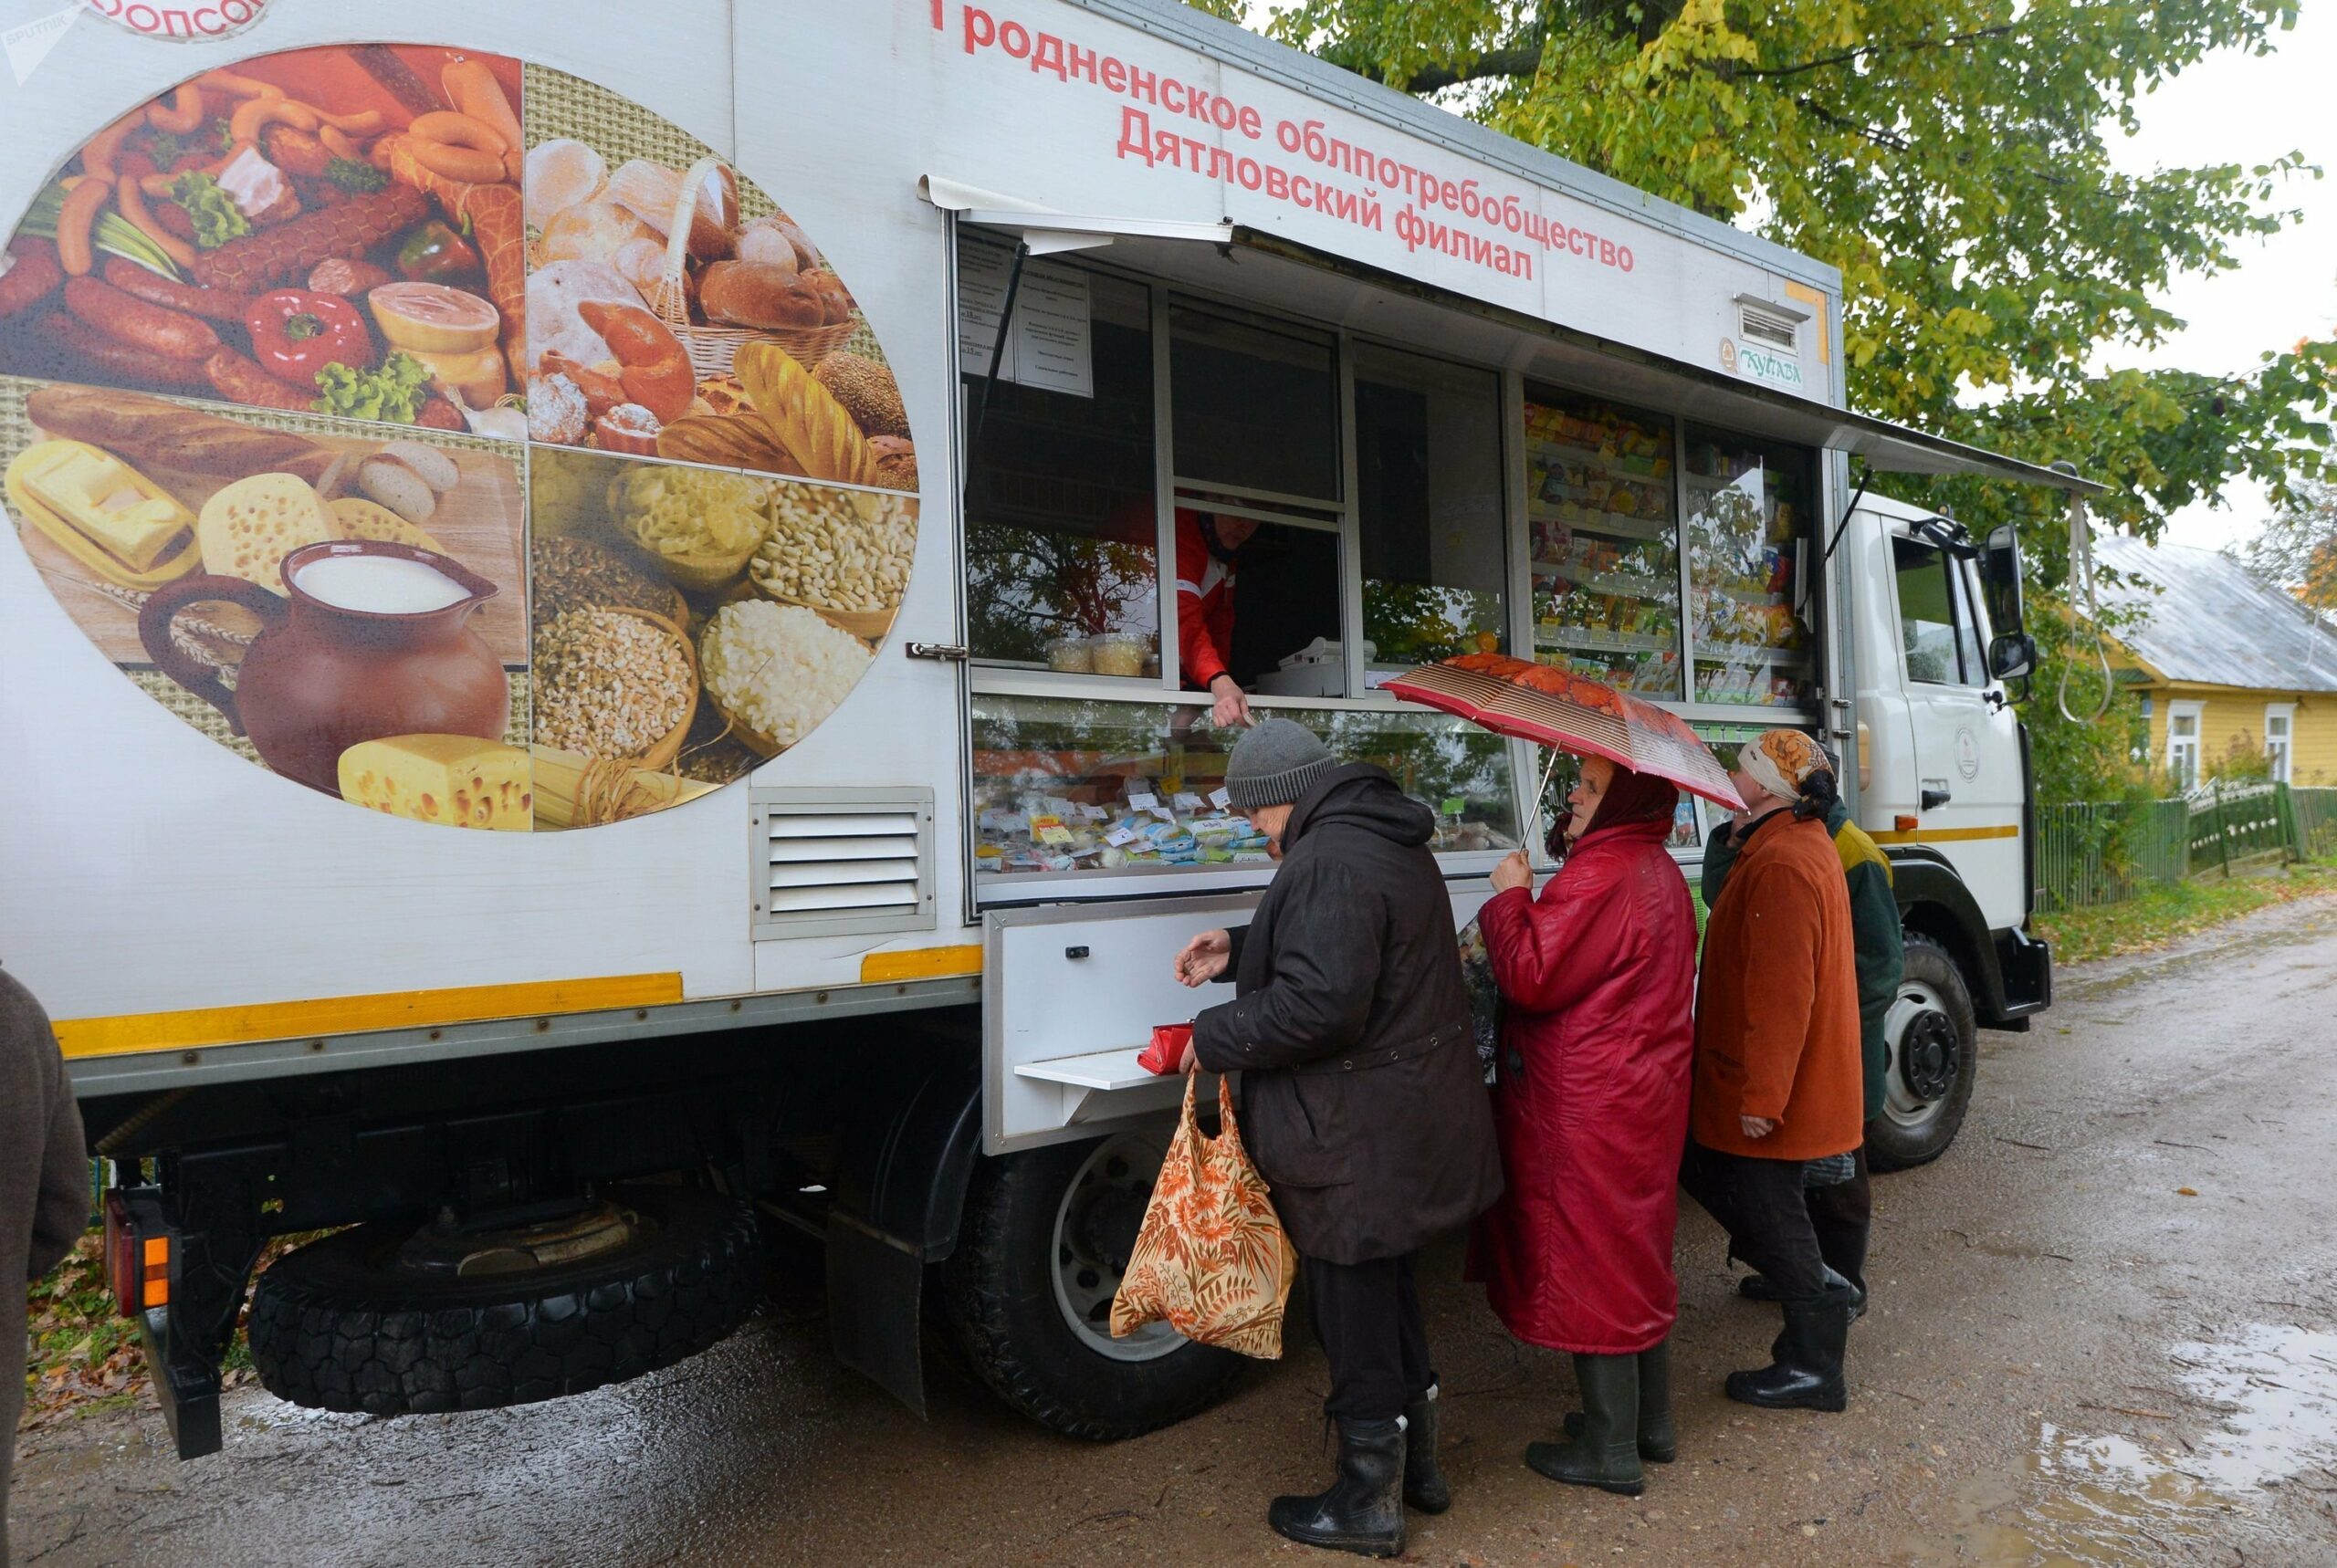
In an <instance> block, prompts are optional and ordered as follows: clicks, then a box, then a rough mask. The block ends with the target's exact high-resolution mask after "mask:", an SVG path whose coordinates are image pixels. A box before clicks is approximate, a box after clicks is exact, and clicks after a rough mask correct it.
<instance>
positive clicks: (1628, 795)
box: [1549, 763, 1680, 861]
mask: <svg viewBox="0 0 2337 1568" xmlns="http://www.w3.org/2000/svg"><path fill="white" fill-rule="evenodd" d="M1679 810H1680V789H1679V786H1677V785H1675V784H1673V783H1672V782H1671V780H1669V779H1658V778H1657V777H1656V776H1655V775H1654V774H1652V773H1638V772H1634V771H1632V770H1631V769H1630V768H1626V767H1624V766H1623V765H1622V764H1621V763H1617V764H1616V765H1615V774H1614V777H1613V778H1611V779H1609V780H1608V781H1607V789H1606V790H1605V792H1604V793H1602V794H1601V795H1600V796H1599V797H1598V811H1597V812H1596V813H1595V814H1593V815H1592V817H1591V819H1590V826H1589V827H1588V829H1586V830H1584V831H1583V835H1582V838H1581V839H1578V840H1576V841H1574V842H1573V843H1568V842H1567V840H1566V836H1565V835H1566V830H1567V824H1568V823H1569V822H1571V821H1573V820H1574V819H1573V814H1572V813H1571V812H1569V813H1568V814H1567V816H1565V817H1563V818H1561V819H1559V820H1558V821H1557V822H1556V824H1555V825H1554V826H1553V827H1552V829H1551V831H1550V843H1549V851H1550V854H1551V856H1552V858H1554V859H1556V860H1559V861H1564V860H1565V859H1566V858H1567V854H1568V853H1569V852H1572V851H1573V850H1574V849H1576V848H1577V846H1579V845H1580V844H1581V843H1582V842H1584V841H1588V840H1589V839H1592V838H1595V837H1596V836H1598V834H1600V833H1603V832H1605V831H1608V830H1609V828H1621V827H1627V826H1629V825H1630V824H1631V823H1633V822H1661V823H1664V824H1665V825H1666V826H1667V827H1668V826H1669V825H1670V824H1671V823H1672V821H1673V820H1674V818H1675V817H1676V816H1677V815H1678V813H1679Z"/></svg>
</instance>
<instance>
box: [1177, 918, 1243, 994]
mask: <svg viewBox="0 0 2337 1568" xmlns="http://www.w3.org/2000/svg"><path fill="white" fill-rule="evenodd" d="M1232 956H1233V938H1232V937H1231V936H1227V935H1226V934H1225V933H1224V932H1222V931H1204V932H1202V933H1201V934H1200V936H1196V937H1194V938H1193V939H1192V940H1191V941H1189V942H1188V943H1186V944H1185V949H1184V951H1183V952H1181V953H1179V954H1178V955H1177V978H1178V979H1179V980H1181V981H1183V982H1184V983H1185V984H1186V985H1188V986H1205V985H1207V984H1209V983H1210V981H1211V980H1214V979H1216V978H1217V977H1219V976H1220V975H1222V974H1223V973H1225V966H1226V964H1227V963H1228V962H1229V961H1231V958H1232Z"/></svg>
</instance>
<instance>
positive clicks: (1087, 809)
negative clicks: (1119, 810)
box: [1079, 804, 1111, 822]
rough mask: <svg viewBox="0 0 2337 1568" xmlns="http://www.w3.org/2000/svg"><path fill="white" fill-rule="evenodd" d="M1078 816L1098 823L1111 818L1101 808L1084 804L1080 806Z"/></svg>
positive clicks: (1108, 813) (1109, 814)
mask: <svg viewBox="0 0 2337 1568" xmlns="http://www.w3.org/2000/svg"><path fill="white" fill-rule="evenodd" d="M1079 814H1080V815H1081V816H1083V817H1085V818H1086V819H1087V820H1088V821H1091V822H1100V821H1105V820H1106V819H1107V818H1109V817H1110V816H1111V813H1110V812H1109V811H1106V810H1104V808H1103V807H1101V806H1089V805H1085V804H1082V805H1081V806H1080V808H1079Z"/></svg>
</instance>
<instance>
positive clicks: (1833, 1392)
mask: <svg viewBox="0 0 2337 1568" xmlns="http://www.w3.org/2000/svg"><path fill="white" fill-rule="evenodd" d="M1729 777H1730V779H1731V780H1732V781H1733V782H1734V784H1735V786H1736V789H1737V793H1738V794H1740V795H1742V796H1743V797H1744V799H1745V807H1746V809H1747V817H1748V821H1747V822H1746V824H1745V826H1744V827H1743V828H1740V829H1739V830H1738V831H1737V835H1736V838H1737V841H1738V843H1739V844H1741V845H1742V846H1743V847H1742V849H1741V850H1740V852H1739V853H1738V855H1737V859H1736V863H1735V865H1734V867H1733V868H1732V869H1731V870H1730V872H1729V875H1728V881H1727V883H1726V884H1725V885H1724V886H1723V887H1722V889H1721V894H1720V902H1719V903H1718V904H1714V905H1713V911H1712V917H1711V919H1710V921H1709V922H1708V923H1707V924H1706V925H1705V928H1704V964H1703V975H1702V976H1701V977H1700V978H1699V980H1698V983H1697V991H1696V1073H1695V1092H1694V1095H1693V1098H1692V1103H1691V1106H1690V1111H1689V1124H1688V1128H1689V1131H1688V1140H1689V1141H1688V1152H1687V1156H1686V1158H1685V1159H1684V1160H1683V1161H1682V1164H1681V1167H1680V1185H1681V1186H1683V1187H1685V1188H1687V1190H1688V1195H1689V1196H1690V1197H1693V1198H1694V1199H1695V1200H1696V1201H1697V1202H1698V1203H1701V1204H1703V1206H1704V1207H1705V1208H1706V1209H1707V1210H1709V1211H1710V1212H1711V1214H1712V1217H1713V1218H1714V1219H1717V1220H1719V1221H1720V1223H1721V1225H1722V1227H1723V1228H1724V1229H1726V1230H1727V1232H1728V1239H1729V1248H1730V1250H1731V1252H1732V1253H1733V1254H1734V1256H1736V1257H1739V1258H1742V1259H1744V1260H1745V1261H1746V1262H1747V1263H1750V1264H1752V1265H1753V1266H1754V1267H1755V1269H1757V1270H1760V1271H1761V1273H1762V1274H1763V1275H1764V1276H1766V1278H1767V1279H1768V1280H1769V1281H1771V1282H1772V1283H1774V1284H1775V1285H1776V1288H1777V1293H1778V1296H1779V1298H1780V1300H1781V1301H1783V1303H1784V1307H1785V1318H1786V1332H1785V1333H1784V1334H1783V1335H1782V1336H1780V1337H1779V1338H1778V1340H1777V1342H1776V1348H1775V1351H1774V1352H1773V1354H1774V1355H1775V1357H1776V1364H1774V1365H1771V1366H1769V1367H1766V1368H1765V1369H1763V1370H1762V1371H1759V1372H1734V1373H1731V1374H1729V1377H1728V1385H1727V1391H1728V1396H1729V1397H1730V1398H1731V1399H1735V1400H1739V1401H1742V1402H1743V1403H1745V1404H1747V1405H1762V1406H1770V1407H1772V1408H1776V1409H1808V1410H1839V1409H1841V1408H1842V1407H1843V1406H1844V1403H1845V1400H1846V1397H1847V1396H1846V1392H1845V1389H1844V1385H1843V1382H1842V1354H1843V1351H1844V1349H1845V1348H1846V1347H1847V1344H1848V1343H1849V1338H1850V1312H1851V1306H1852V1302H1853V1300H1854V1292H1853V1291H1851V1289H1850V1284H1849V1282H1848V1281H1844V1280H1843V1279H1842V1278H1841V1277H1840V1276H1839V1275H1837V1274H1835V1273H1833V1272H1832V1271H1831V1270H1829V1269H1828V1268H1827V1267H1826V1265H1825V1263H1824V1261H1823V1260H1821V1259H1820V1257H1819V1255H1818V1237H1817V1233H1816V1232H1815V1231H1814V1230H1812V1229H1811V1228H1810V1224H1809V1211H1808V1207H1807V1206H1806V1205H1805V1203H1804V1201H1803V1198H1802V1188H1803V1184H1804V1182H1805V1180H1806V1179H1808V1177H1810V1176H1817V1175H1822V1174H1824V1167H1823V1165H1822V1164H1821V1165H1820V1169H1819V1170H1818V1171H1810V1170H1808V1169H1806V1168H1805V1167H1807V1166H1810V1165H1811V1164H1813V1163H1821V1162H1829V1161H1831V1160H1832V1159H1833V1158H1834V1157H1835V1156H1839V1155H1849V1154H1850V1152H1851V1151H1852V1150H1854V1149H1856V1148H1857V1147H1858V1146H1859V1144H1860V1139H1861V1137H1862V1136H1863V1134H1864V1129H1863V1126H1862V1121H1863V1118H1864V1114H1865V1103H1864V1098H1863V1095H1864V1085H1863V1082H1862V1077H1861V1067H1860V1053H1859V990H1858V969H1857V963H1856V958H1855V956H1854V954H1853V950H1852V946H1851V936H1850V894H1849V891H1848V889H1847V887H1846V885H1845V883H1843V880H1842V863H1841V859H1840V857H1839V855H1838V854H1837V853H1836V852H1835V849H1834V841H1833V839H1832V837H1831V836H1830V835H1829V834H1828V832H1827V831H1826V823H1825V816H1826V810H1827V808H1828V807H1829V806H1830V805H1831V804H1832V803H1833V801H1834V798H1835V789H1834V775H1833V773H1832V772H1831V770H1830V769H1829V768H1828V767H1827V764H1826V758H1825V754H1824V753H1823V752H1821V751H1819V750H1818V745H1817V742H1815V741H1813V740H1811V739H1810V738H1809V737H1808V736H1806V735H1804V734H1802V733H1801V732H1800V731H1798V730H1791V729H1773V730H1770V731H1768V732H1766V734H1764V735H1763V736H1762V737H1760V738H1759V739H1758V740H1756V741H1755V742H1753V743H1752V744H1751V745H1749V746H1747V747H1745V748H1744V750H1743V751H1742V752H1741V753H1740V754H1739V756H1738V759H1737V766H1736V768H1734V769H1733V770H1732V771H1731V773H1730V775H1729Z"/></svg>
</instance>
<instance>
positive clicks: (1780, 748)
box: [1736, 729, 1833, 800]
mask: <svg viewBox="0 0 2337 1568" xmlns="http://www.w3.org/2000/svg"><path fill="white" fill-rule="evenodd" d="M1736 765H1737V767H1739V768H1743V769H1744V770H1745V772H1746V773H1749V774H1751V775H1752V777H1753V782H1755V784H1758V785H1759V786H1761V788H1762V789H1766V790H1767V791H1768V792H1769V793H1770V794H1772V795H1775V796H1776V798H1777V799H1778V800H1800V799H1801V793H1802V786H1803V785H1804V784H1805V783H1807V782H1808V779H1809V776H1810V775H1811V774H1813V773H1831V772H1832V771H1833V767H1832V765H1831V764H1830V763H1829V762H1828V761H1827V760H1826V753H1825V752H1823V751H1821V750H1819V749H1818V743H1817V742H1816V741H1814V740H1812V739H1810V738H1809V737H1808V736H1806V735H1804V734H1802V732H1801V731H1799V730H1797V729H1772V730H1766V731H1764V732H1763V733H1762V736H1761V738H1760V739H1758V740H1756V741H1755V742H1754V743H1753V744H1752V745H1750V746H1747V747H1745V748H1744V749H1743V750H1741V751H1739V752H1738V753H1737V754H1736Z"/></svg>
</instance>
